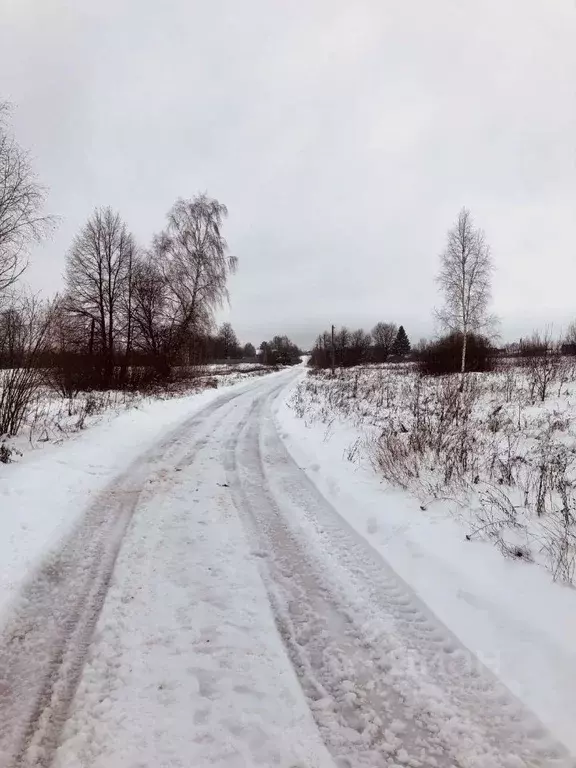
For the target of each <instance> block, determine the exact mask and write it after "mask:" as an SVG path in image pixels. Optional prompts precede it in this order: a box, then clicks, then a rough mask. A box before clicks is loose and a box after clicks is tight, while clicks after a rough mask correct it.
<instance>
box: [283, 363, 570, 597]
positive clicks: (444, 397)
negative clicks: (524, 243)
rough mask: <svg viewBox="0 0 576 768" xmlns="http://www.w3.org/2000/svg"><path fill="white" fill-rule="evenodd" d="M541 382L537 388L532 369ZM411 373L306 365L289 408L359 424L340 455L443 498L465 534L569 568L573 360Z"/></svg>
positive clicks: (423, 495)
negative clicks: (461, 376) (461, 372)
mask: <svg viewBox="0 0 576 768" xmlns="http://www.w3.org/2000/svg"><path fill="white" fill-rule="evenodd" d="M543 376H544V377H545V384H546V385H545V387H542V384H541V382H542V377H543ZM458 383H459V380H458V378H457V377H455V376H444V377H440V378H430V377H426V378H424V377H420V376H419V375H418V374H417V372H416V371H415V369H414V368H412V367H410V366H398V365H393V366H386V365H380V366H375V365H372V366H365V367H359V368H353V369H347V370H340V371H338V372H337V374H336V376H335V378H331V376H330V374H329V373H328V372H325V371H320V372H314V371H311V372H310V373H309V375H308V376H307V378H306V379H305V380H304V381H303V382H302V383H301V384H300V385H299V386H298V388H297V390H296V391H295V393H294V395H293V398H292V403H291V404H292V406H293V407H294V409H295V411H296V413H297V415H298V416H300V417H302V418H304V419H306V420H308V421H318V420H319V421H321V422H323V423H325V424H326V425H328V429H329V428H330V426H331V425H332V424H333V423H334V422H335V421H336V420H339V421H342V420H344V421H346V422H347V423H348V424H349V425H350V426H353V427H355V428H356V429H357V430H358V432H359V437H358V439H355V440H354V442H353V443H352V444H351V446H350V450H349V455H348V458H350V459H352V460H364V461H369V462H371V464H372V465H373V467H374V468H375V469H376V470H377V471H378V472H379V473H380V474H382V475H383V476H384V478H385V479H386V480H387V481H388V482H389V483H390V484H392V485H394V486H400V487H402V488H405V489H407V490H409V491H411V492H413V493H415V494H416V495H418V497H419V498H420V499H421V502H422V507H423V509H424V510H425V509H426V506H427V505H428V504H429V503H431V502H432V501H433V500H435V499H449V500H452V501H453V502H456V504H452V505H451V506H452V508H453V509H455V510H458V512H457V514H458V515H459V516H460V517H461V518H462V519H463V520H464V521H465V524H466V527H467V536H468V537H470V538H476V537H482V538H487V539H490V540H492V541H493V542H494V543H495V544H496V546H498V547H499V549H500V550H501V551H502V553H503V554H505V555H507V556H511V557H516V558H521V559H525V560H535V561H537V562H539V563H541V564H543V565H545V566H546V567H547V568H549V569H550V571H551V572H552V574H553V577H554V579H558V580H562V581H565V582H569V583H574V579H575V571H576V367H575V365H574V362H573V361H572V360H571V359H568V358H563V359H561V360H560V362H557V363H556V364H555V368H554V370H553V371H552V372H551V373H550V372H548V373H546V372H545V371H544V372H543V369H542V368H537V367H536V369H535V368H534V366H532V367H530V366H522V367H520V366H516V365H510V364H508V363H503V364H502V367H501V369H500V370H499V371H497V372H493V373H479V374H469V376H468V378H467V385H466V389H465V391H464V392H463V393H462V394H460V393H459V392H458Z"/></svg>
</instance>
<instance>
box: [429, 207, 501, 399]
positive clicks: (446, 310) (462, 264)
mask: <svg viewBox="0 0 576 768" xmlns="http://www.w3.org/2000/svg"><path fill="white" fill-rule="evenodd" d="M440 259H441V266H440V273H439V275H438V277H437V281H438V283H439V285H440V289H441V291H442V292H443V294H444V306H443V308H442V309H440V310H439V311H437V313H436V314H437V317H438V319H439V321H440V322H441V323H442V325H443V326H444V327H445V328H447V329H448V330H449V331H452V332H457V333H460V334H462V360H461V382H460V389H461V390H462V389H463V387H464V374H465V371H466V345H467V341H468V334H469V333H470V332H479V331H481V330H482V329H484V328H485V327H486V325H487V323H488V322H489V317H488V314H487V312H488V305H489V303H490V298H491V279H492V271H493V265H492V258H491V255H490V247H489V246H488V244H487V242H486V236H485V234H484V232H483V230H481V229H478V228H477V227H475V226H474V222H473V220H472V216H471V214H470V211H469V210H468V209H467V208H462V210H461V211H460V213H459V215H458V221H457V222H456V224H455V225H454V227H453V228H452V229H451V230H449V232H448V242H447V244H446V248H445V249H444V251H443V253H442V255H441V257H440Z"/></svg>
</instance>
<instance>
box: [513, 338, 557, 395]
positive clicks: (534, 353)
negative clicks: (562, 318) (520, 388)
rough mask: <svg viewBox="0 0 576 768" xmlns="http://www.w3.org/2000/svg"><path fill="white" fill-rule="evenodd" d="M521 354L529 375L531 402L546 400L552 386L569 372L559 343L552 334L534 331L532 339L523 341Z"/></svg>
mask: <svg viewBox="0 0 576 768" xmlns="http://www.w3.org/2000/svg"><path fill="white" fill-rule="evenodd" d="M520 354H521V357H522V361H523V364H524V369H525V371H526V374H527V376H528V384H529V392H530V402H531V403H532V404H534V403H535V402H536V401H537V400H539V401H540V402H542V403H543V402H544V401H545V400H546V397H547V396H548V395H549V394H550V390H551V388H552V386H553V385H554V384H555V383H556V382H558V381H559V380H560V381H562V380H565V378H566V375H567V372H566V371H565V370H563V369H565V363H564V360H563V358H562V355H561V354H560V350H559V348H558V345H556V344H554V343H553V342H552V340H551V338H550V335H549V334H548V333H547V332H546V333H544V334H542V335H541V334H540V333H537V332H536V333H534V334H533V335H532V337H531V338H530V339H527V340H524V341H522V343H521V345H520Z"/></svg>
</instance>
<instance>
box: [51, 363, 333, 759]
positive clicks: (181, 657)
mask: <svg viewBox="0 0 576 768" xmlns="http://www.w3.org/2000/svg"><path fill="white" fill-rule="evenodd" d="M280 375H282V374H280ZM252 399H253V398H250V397H246V398H244V400H242V401H241V402H239V403H235V402H232V403H230V404H228V405H226V406H224V408H223V409H220V411H216V412H215V415H213V416H209V417H208V418H207V419H206V420H205V423H202V424H200V425H199V426H198V428H197V430H196V431H195V433H194V434H190V437H189V440H188V441H186V442H185V443H184V444H183V445H182V446H180V449H179V453H174V451H172V452H171V455H170V457H169V458H166V459H165V460H164V462H163V465H162V466H161V467H160V468H159V469H158V471H157V472H156V473H155V475H154V476H153V477H152V478H151V484H150V487H149V490H148V491H147V494H146V498H144V499H143V500H142V501H141V503H140V504H139V508H138V511H137V514H135V516H134V518H133V522H132V525H131V527H130V529H129V532H128V534H127V536H126V538H125V540H124V543H123V546H122V549H121V552H120V555H119V558H118V561H117V565H116V569H115V572H114V577H113V583H112V587H111V589H110V591H109V593H108V596H107V599H106V602H105V605H104V609H103V611H102V614H101V616H100V620H99V623H98V626H97V630H96V633H95V637H94V641H93V644H92V647H91V650H90V653H89V658H88V660H87V663H86V665H85V667H84V671H83V675H82V680H81V683H80V686H79V689H78V692H77V695H76V699H75V702H74V707H73V711H72V714H71V717H70V720H69V722H68V724H67V726H66V730H65V734H64V740H63V745H62V746H61V748H60V750H59V752H58V756H57V759H56V763H55V766H56V767H57V768H79V767H80V766H82V768H84V767H88V766H90V768H126V767H127V766H139V767H142V768H143V767H144V766H146V767H148V766H150V768H160V767H161V766H208V765H209V766H217V767H218V766H222V768H223V767H224V766H226V768H236V767H237V768H241V767H242V768H244V767H245V766H266V767H268V766H273V765H277V766H280V767H281V768H329V766H333V762H332V760H331V758H330V756H329V755H328V753H327V751H326V749H325V747H324V746H323V744H322V742H321V740H320V738H319V735H318V732H317V730H316V727H315V725H314V722H313V719H312V716H311V714H310V711H309V709H308V707H307V705H306V703H305V700H304V697H303V695H302V691H301V689H300V686H299V684H298V681H297V679H296V676H295V674H294V671H293V669H292V668H291V666H290V664H289V662H288V659H287V657H286V654H285V650H284V648H283V646H282V643H281V641H280V638H279V636H278V633H277V631H276V628H275V625H274V618H273V615H272V612H271V610H270V605H269V603H268V599H267V596H266V592H265V589H264V586H263V584H262V581H261V579H260V576H259V573H258V562H259V558H260V556H261V553H258V552H253V551H251V548H250V546H249V544H248V542H247V540H246V537H245V534H244V531H243V527H242V524H241V523H240V520H239V519H238V515H237V511H236V509H235V507H234V504H233V501H232V498H231V494H230V489H229V486H228V483H227V482H226V480H227V477H226V472H225V469H224V467H223V464H222V461H221V455H220V454H219V452H218V450H217V448H224V447H225V440H224V436H225V434H226V433H227V431H228V428H229V427H230V425H234V424H235V420H236V419H238V418H239V415H238V414H239V412H240V413H243V412H248V411H249V409H250V407H251V405H252ZM223 418H224V421H223ZM215 432H218V438H217V439H216V440H214V441H213V442H212V441H211V439H210V438H211V436H212V435H213V434H214V433H215ZM184 450H185V452H184V453H183V451H184Z"/></svg>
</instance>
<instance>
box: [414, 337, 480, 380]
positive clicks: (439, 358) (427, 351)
mask: <svg viewBox="0 0 576 768" xmlns="http://www.w3.org/2000/svg"><path fill="white" fill-rule="evenodd" d="M462 343H463V337H462V334H461V333H451V334H449V335H448V336H444V337H443V338H441V339H439V340H438V341H435V342H432V343H431V344H429V345H428V346H427V347H425V348H424V349H423V350H422V351H421V352H420V354H419V358H420V373H422V374H423V375H424V376H442V375H445V374H448V373H459V371H460V366H461V361H462ZM492 369H493V357H492V348H491V346H490V342H489V341H488V339H486V338H485V337H484V336H480V335H478V334H473V333H471V334H469V335H468V341H467V347H466V370H467V371H479V372H481V371H491V370H492Z"/></svg>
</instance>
